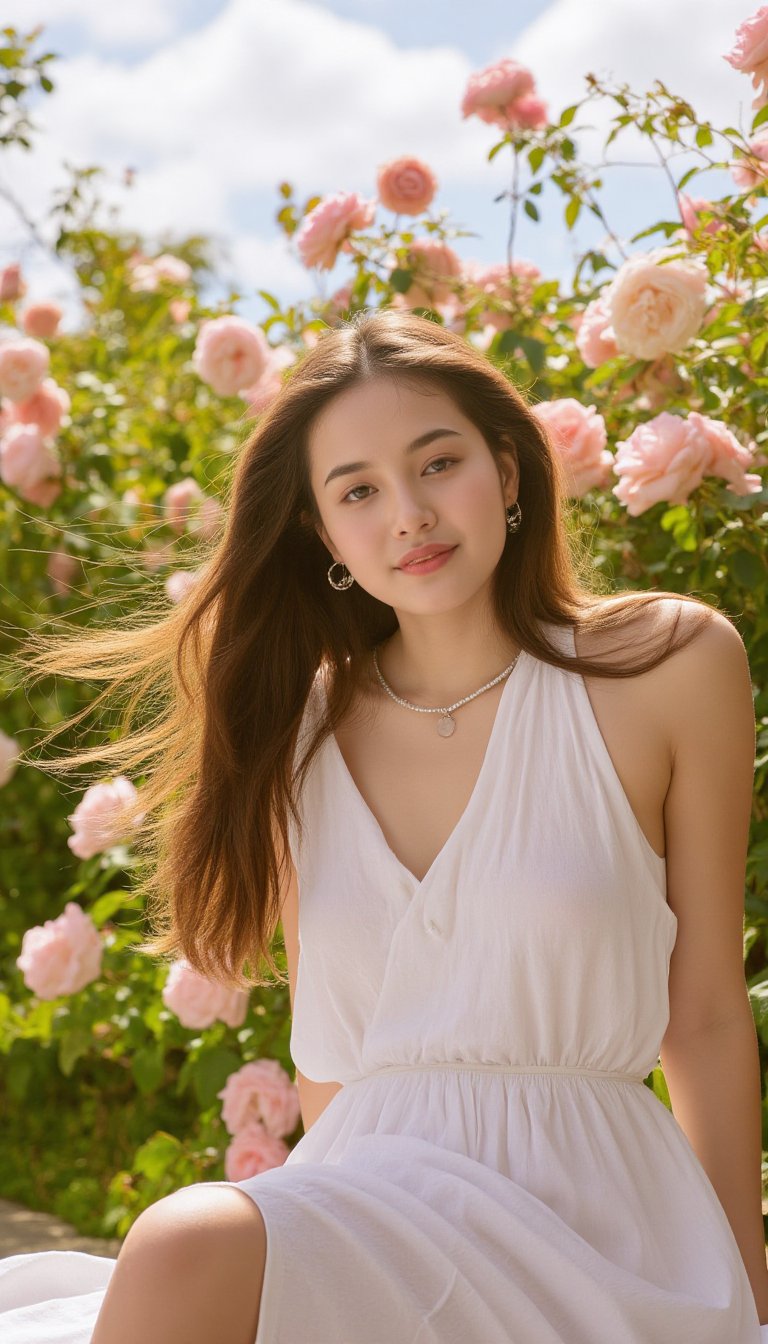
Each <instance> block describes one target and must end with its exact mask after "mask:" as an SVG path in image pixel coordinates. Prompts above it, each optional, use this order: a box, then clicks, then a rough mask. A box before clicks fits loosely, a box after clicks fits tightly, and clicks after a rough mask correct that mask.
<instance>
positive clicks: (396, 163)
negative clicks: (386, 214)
mask: <svg viewBox="0 0 768 1344" xmlns="http://www.w3.org/2000/svg"><path fill="white" fill-rule="evenodd" d="M376 185H377V189H378V193H379V200H380V201H381V204H382V205H383V206H385V207H386V209H387V210H394V212H395V214H396V215H420V214H421V212H422V211H423V210H426V208H427V206H428V205H429V204H430V202H431V201H432V200H434V196H435V192H436V191H437V178H436V177H435V175H434V173H433V172H432V169H431V168H429V167H427V164H426V163H422V161H421V159H414V158H410V157H409V156H407V155H406V156H405V157H403V158H401V159H390V161H389V163H383V164H382V165H381V167H380V168H379V170H378V173H377V175H376Z"/></svg>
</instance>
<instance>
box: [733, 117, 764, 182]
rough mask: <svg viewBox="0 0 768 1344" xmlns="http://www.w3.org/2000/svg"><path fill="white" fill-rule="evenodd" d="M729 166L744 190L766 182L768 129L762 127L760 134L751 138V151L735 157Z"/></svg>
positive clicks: (735, 180) (734, 178)
mask: <svg viewBox="0 0 768 1344" xmlns="http://www.w3.org/2000/svg"><path fill="white" fill-rule="evenodd" d="M729 167H730V170H731V177H732V178H733V180H734V182H735V183H736V186H737V187H741V188H742V189H743V190H744V191H748V190H749V189H750V188H751V187H757V186H759V185H760V183H761V182H764V181H765V179H766V177H768V129H765V128H761V129H760V132H759V134H758V135H756V136H755V137H754V139H753V140H750V142H749V152H748V153H745V154H741V155H740V156H739V158H738V159H734V161H733V163H731V164H730V165H729Z"/></svg>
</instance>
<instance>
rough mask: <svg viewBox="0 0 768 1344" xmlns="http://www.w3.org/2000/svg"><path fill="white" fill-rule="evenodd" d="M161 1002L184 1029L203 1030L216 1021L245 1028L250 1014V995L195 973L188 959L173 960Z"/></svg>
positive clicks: (197, 972)
mask: <svg viewBox="0 0 768 1344" xmlns="http://www.w3.org/2000/svg"><path fill="white" fill-rule="evenodd" d="M162 1000H163V1003H164V1004H165V1006H166V1008H170V1010H171V1012H172V1013H175V1014H176V1016H177V1017H178V1019H179V1021H180V1023H181V1025H182V1026H183V1027H193V1028H195V1029H197V1030H202V1029H203V1028H205V1027H210V1026H212V1025H213V1023H214V1022H224V1023H226V1025H227V1026H228V1027H242V1025H243V1023H244V1021H245V1018H246V1014H247V1012H248V1001H249V995H248V993H247V991H245V990H242V989H230V988H229V987H228V986H227V985H225V984H222V983H221V982H219V981H217V980H211V979H209V978H208V976H205V975H201V974H200V972H199V971H196V970H195V969H194V968H193V967H192V966H190V964H189V962H188V961H187V960H186V958H185V957H181V958H180V959H179V960H178V961H174V963H173V965H172V966H171V968H170V970H169V972H168V978H167V979H166V982H165V984H164V986H163V990H162Z"/></svg>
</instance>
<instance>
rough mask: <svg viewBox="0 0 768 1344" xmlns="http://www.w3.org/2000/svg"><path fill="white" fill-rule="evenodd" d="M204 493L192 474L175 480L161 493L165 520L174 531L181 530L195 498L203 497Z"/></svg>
mask: <svg viewBox="0 0 768 1344" xmlns="http://www.w3.org/2000/svg"><path fill="white" fill-rule="evenodd" d="M204 498H205V493H204V491H203V490H201V489H200V486H199V485H198V483H197V481H196V480H194V478H193V477H192V476H185V477H184V479H183V480H181V481H176V482H175V484H174V485H171V486H169V487H168V489H167V490H166V492H165V494H164V495H163V509H164V512H165V521H166V522H167V524H168V526H169V527H170V528H172V529H173V531H174V532H179V533H181V532H183V531H184V528H185V527H186V524H187V520H188V518H189V515H190V509H191V507H192V504H193V503H194V502H195V500H199V499H204Z"/></svg>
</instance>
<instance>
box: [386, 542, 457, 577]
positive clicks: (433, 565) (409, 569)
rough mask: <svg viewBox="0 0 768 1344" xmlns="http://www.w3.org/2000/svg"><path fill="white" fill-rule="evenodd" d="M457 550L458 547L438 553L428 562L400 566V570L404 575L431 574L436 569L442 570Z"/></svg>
mask: <svg viewBox="0 0 768 1344" xmlns="http://www.w3.org/2000/svg"><path fill="white" fill-rule="evenodd" d="M455 550H456V547H455V546H451V547H449V548H448V549H447V550H445V551H436V552H435V553H434V554H433V555H431V556H429V557H428V559H426V560H417V561H411V563H410V564H407V565H400V566H399V568H400V569H401V570H402V571H403V573H404V574H431V573H432V571H433V570H434V569H440V568H441V567H442V565H444V564H445V563H446V561H447V560H448V558H449V557H450V556H452V555H453V552H454V551H455Z"/></svg>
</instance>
